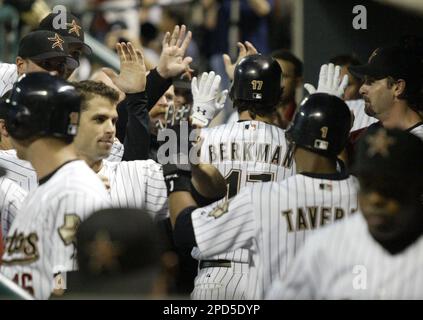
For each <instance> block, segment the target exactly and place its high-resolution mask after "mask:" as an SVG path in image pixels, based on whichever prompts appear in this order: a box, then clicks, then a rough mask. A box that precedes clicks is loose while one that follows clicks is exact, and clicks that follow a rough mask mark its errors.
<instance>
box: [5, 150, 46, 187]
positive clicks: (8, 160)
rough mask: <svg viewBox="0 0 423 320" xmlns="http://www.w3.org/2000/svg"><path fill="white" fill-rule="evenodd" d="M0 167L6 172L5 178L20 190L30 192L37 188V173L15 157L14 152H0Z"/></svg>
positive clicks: (30, 166)
mask: <svg viewBox="0 0 423 320" xmlns="http://www.w3.org/2000/svg"><path fill="white" fill-rule="evenodd" d="M0 166H1V167H3V168H4V169H5V170H6V177H7V178H9V179H10V180H12V181H14V182H16V183H17V184H18V185H19V186H20V187H21V188H22V189H24V190H26V191H31V190H33V189H35V188H36V187H37V185H38V179H37V173H36V172H35V170H34V168H33V167H32V165H31V164H30V163H29V162H28V161H25V160H21V159H19V158H18V157H17V156H16V150H14V149H10V150H0Z"/></svg>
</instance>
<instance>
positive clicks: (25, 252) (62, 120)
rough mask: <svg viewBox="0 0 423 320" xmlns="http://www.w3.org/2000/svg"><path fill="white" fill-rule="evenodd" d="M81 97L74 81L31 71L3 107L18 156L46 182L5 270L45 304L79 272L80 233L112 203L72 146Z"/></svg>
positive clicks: (9, 250) (9, 241)
mask: <svg viewBox="0 0 423 320" xmlns="http://www.w3.org/2000/svg"><path fill="white" fill-rule="evenodd" d="M80 101H81V98H80V96H79V94H78V92H77V91H76V90H75V88H74V87H73V86H72V85H70V84H69V83H68V82H66V81H64V80H62V79H60V78H57V77H55V76H52V75H50V74H48V73H45V72H43V73H30V74H28V75H26V76H24V77H22V79H21V80H20V81H19V82H17V83H16V84H15V86H14V88H13V89H12V92H11V96H10V98H9V99H8V100H6V102H4V103H2V105H1V109H3V112H4V113H5V114H7V117H6V127H7V130H8V133H9V134H10V136H11V140H12V144H13V146H14V147H15V149H16V152H17V156H18V157H19V158H21V159H23V160H27V161H29V162H30V163H31V164H32V166H33V167H34V168H35V170H36V172H37V176H38V177H39V186H38V187H37V188H36V189H34V190H33V191H31V192H30V193H29V194H28V196H27V198H26V199H25V201H24V203H23V204H22V207H21V209H20V210H19V212H18V214H17V215H16V218H15V220H14V221H13V223H12V226H11V227H10V229H9V232H8V235H7V237H6V240H5V252H4V254H3V261H2V266H1V269H0V271H1V273H2V274H4V275H5V276H7V277H8V278H9V279H12V280H13V281H15V282H16V283H17V284H19V285H20V286H21V287H22V288H24V289H25V290H27V291H28V292H30V293H31V294H32V295H34V297H35V298H37V299H47V298H48V297H49V296H50V295H51V293H52V292H53V289H54V277H55V275H56V274H57V273H62V272H69V271H73V270H76V263H75V232H76V230H77V227H78V225H79V223H80V222H81V221H82V220H84V219H85V218H86V217H88V216H89V215H90V214H91V213H92V212H93V211H95V210H97V209H99V208H102V207H104V206H108V205H109V198H108V195H107V192H106V189H105V188H104V185H103V184H102V182H101V180H100V179H99V178H98V177H97V176H96V175H95V174H94V173H93V172H92V170H91V169H90V168H89V167H88V166H87V165H86V163H85V162H84V161H81V160H78V159H77V155H76V153H75V151H74V148H73V146H72V145H71V142H72V140H73V137H74V135H75V134H76V131H77V127H78V122H79V112H80Z"/></svg>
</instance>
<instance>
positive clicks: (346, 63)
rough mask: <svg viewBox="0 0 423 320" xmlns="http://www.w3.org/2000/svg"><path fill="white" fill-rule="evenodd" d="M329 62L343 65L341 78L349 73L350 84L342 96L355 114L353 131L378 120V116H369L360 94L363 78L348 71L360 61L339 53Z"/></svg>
mask: <svg viewBox="0 0 423 320" xmlns="http://www.w3.org/2000/svg"><path fill="white" fill-rule="evenodd" d="M329 62H330V63H333V64H334V65H336V66H340V67H341V73H340V77H341V78H342V77H343V76H344V75H348V85H347V87H346V88H345V92H344V96H343V97H342V98H343V99H344V101H345V102H346V104H347V106H348V107H349V108H350V110H351V111H352V112H353V114H354V125H353V126H352V128H351V131H355V130H359V129H361V128H366V127H368V126H369V125H371V124H372V123H375V122H377V119H376V118H374V117H371V116H368V115H367V114H366V112H365V110H364V108H365V106H364V100H363V98H362V97H361V95H360V87H361V85H362V84H363V81H362V79H359V78H357V77H355V76H353V75H352V74H351V73H350V72H349V71H348V68H349V67H350V66H358V65H360V64H361V63H360V61H358V60H357V58H355V57H354V56H352V55H338V56H335V57H333V58H332V59H330V61H329Z"/></svg>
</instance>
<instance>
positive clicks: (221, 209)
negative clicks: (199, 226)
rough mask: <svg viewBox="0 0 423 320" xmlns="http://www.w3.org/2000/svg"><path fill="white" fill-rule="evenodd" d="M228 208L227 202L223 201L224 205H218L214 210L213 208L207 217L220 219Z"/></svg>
mask: <svg viewBox="0 0 423 320" xmlns="http://www.w3.org/2000/svg"><path fill="white" fill-rule="evenodd" d="M228 208H229V201H225V202H224V203H222V204H219V205H218V206H217V207H216V208H214V209H213V211H211V212H210V213H209V217H214V218H215V219H217V218H220V217H221V216H223V215H224V214H225V213H227V212H228Z"/></svg>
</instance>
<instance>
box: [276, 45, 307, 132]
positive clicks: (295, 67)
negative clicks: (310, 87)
mask: <svg viewBox="0 0 423 320" xmlns="http://www.w3.org/2000/svg"><path fill="white" fill-rule="evenodd" d="M271 56H272V57H273V59H275V60H276V61H277V62H278V63H279V65H280V66H281V68H282V84H281V87H282V88H283V94H282V101H281V102H280V104H279V105H278V106H277V107H276V119H275V122H274V124H275V125H277V126H279V127H281V128H282V129H286V128H287V127H288V125H289V123H290V122H291V121H292V119H293V118H294V114H295V111H296V110H297V103H296V101H295V93H296V90H297V89H298V88H299V87H300V86H301V84H302V82H303V63H302V61H301V60H300V59H298V58H297V57H296V56H295V55H294V54H293V53H291V52H290V51H288V50H284V49H281V50H277V51H274V52H272V53H271Z"/></svg>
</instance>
